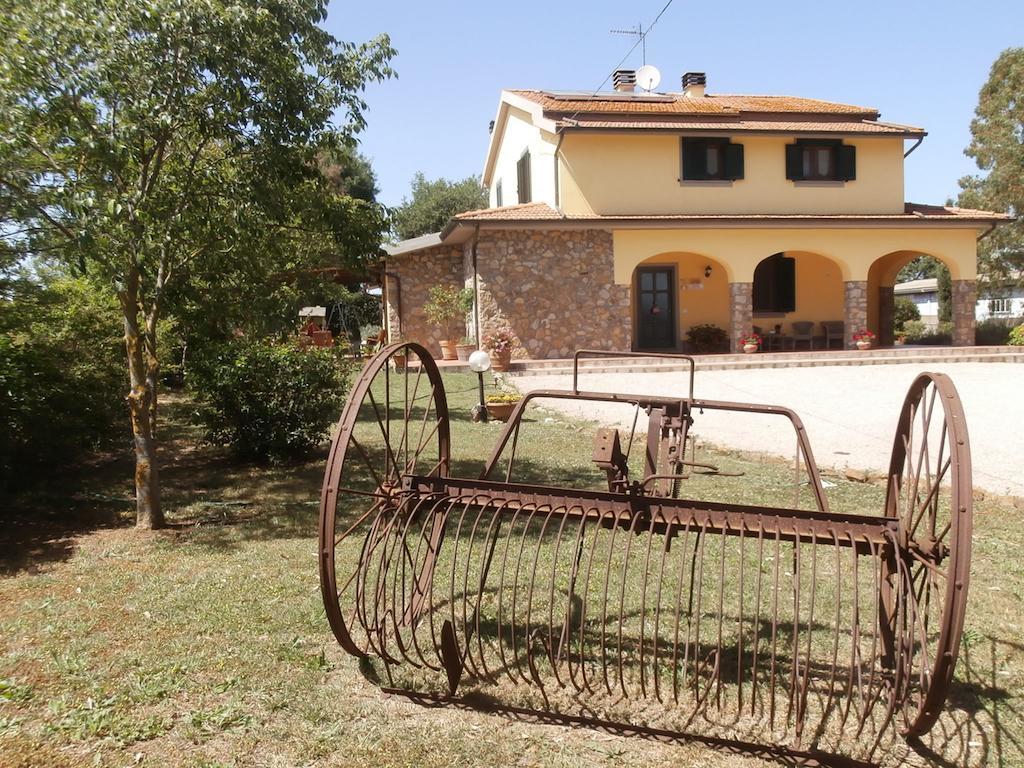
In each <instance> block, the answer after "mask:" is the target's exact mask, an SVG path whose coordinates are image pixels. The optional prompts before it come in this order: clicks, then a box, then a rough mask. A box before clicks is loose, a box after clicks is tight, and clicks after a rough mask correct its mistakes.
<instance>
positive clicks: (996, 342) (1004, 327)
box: [974, 317, 1019, 347]
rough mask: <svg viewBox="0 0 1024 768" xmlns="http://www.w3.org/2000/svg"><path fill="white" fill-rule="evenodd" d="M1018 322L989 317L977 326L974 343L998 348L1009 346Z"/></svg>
mask: <svg viewBox="0 0 1024 768" xmlns="http://www.w3.org/2000/svg"><path fill="white" fill-rule="evenodd" d="M1018 322H1019V321H1017V320H1010V319H1008V318H1003V317H987V318H985V319H984V320H982V321H981V322H980V323H978V324H977V325H976V326H975V328H974V343H975V344H980V345H983V346H996V347H998V346H1003V345H1005V344H1008V343H1009V339H1010V332H1011V331H1012V330H1013V328H1014V326H1015V325H1016V324H1017V323H1018Z"/></svg>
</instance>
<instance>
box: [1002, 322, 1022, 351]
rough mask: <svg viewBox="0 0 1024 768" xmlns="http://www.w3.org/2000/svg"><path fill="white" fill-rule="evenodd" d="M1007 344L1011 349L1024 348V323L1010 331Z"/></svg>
mask: <svg viewBox="0 0 1024 768" xmlns="http://www.w3.org/2000/svg"><path fill="white" fill-rule="evenodd" d="M1006 343H1007V344H1009V345H1010V346H1011V347H1024V323H1021V324H1020V325H1018V326H1017V327H1016V328H1013V329H1012V330H1011V331H1010V335H1009V337H1008V338H1007V339H1006Z"/></svg>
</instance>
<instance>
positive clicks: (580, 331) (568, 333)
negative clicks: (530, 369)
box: [467, 230, 632, 358]
mask: <svg viewBox="0 0 1024 768" xmlns="http://www.w3.org/2000/svg"><path fill="white" fill-rule="evenodd" d="M468 247H469V246H467V248H468ZM477 270H478V273H479V278H480V318H481V325H482V330H483V332H484V333H485V334H486V333H488V332H489V331H491V330H492V329H494V328H495V327H497V326H499V325H501V324H502V323H507V324H508V325H509V326H510V327H511V328H512V330H513V331H514V332H515V334H516V336H518V337H519V340H520V342H521V346H520V348H519V349H518V350H517V351H516V356H517V357H530V358H551V357H569V356H571V355H572V353H573V352H574V351H575V350H576V349H580V348H596V349H608V350H628V349H630V344H631V342H632V310H631V306H630V290H629V287H628V286H624V285H615V283H614V275H613V256H612V236H611V233H610V232H606V231H603V230H582V231H581V230H575V231H557V230H534V231H530V230H491V231H482V232H480V236H479V240H478V242H477ZM467 279H469V280H470V282H471V280H472V273H471V272H470V274H469V275H467Z"/></svg>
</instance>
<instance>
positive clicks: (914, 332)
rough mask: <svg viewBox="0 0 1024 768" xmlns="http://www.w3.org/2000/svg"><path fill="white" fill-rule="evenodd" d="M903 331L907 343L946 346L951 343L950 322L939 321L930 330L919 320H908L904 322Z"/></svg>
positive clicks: (951, 325)
mask: <svg viewBox="0 0 1024 768" xmlns="http://www.w3.org/2000/svg"><path fill="white" fill-rule="evenodd" d="M903 333H904V335H905V336H906V343H907V344H925V345H932V346H948V345H949V344H952V343H953V324H952V323H945V322H943V323H939V325H938V327H937V328H935V329H934V330H931V329H929V328H928V327H927V326H925V324H924V323H922V322H921V321H920V320H910V321H908V322H907V323H905V324H904V326H903Z"/></svg>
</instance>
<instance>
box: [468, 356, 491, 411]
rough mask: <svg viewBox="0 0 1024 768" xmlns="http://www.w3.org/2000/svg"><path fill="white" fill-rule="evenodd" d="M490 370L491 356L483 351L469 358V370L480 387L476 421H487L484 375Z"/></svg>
mask: <svg viewBox="0 0 1024 768" xmlns="http://www.w3.org/2000/svg"><path fill="white" fill-rule="evenodd" d="M490 369H491V356H490V355H489V354H487V353H486V352H485V351H484V350H482V349H478V350H477V351H476V352H474V353H473V354H471V355H470V356H469V370H471V371H474V372H475V373H476V378H477V383H478V384H479V385H480V403H479V404H478V405H477V406H476V409H475V410H476V412H477V420H478V421H487V404H486V403H485V402H484V373H485V372H486V371H489V370H490Z"/></svg>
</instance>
